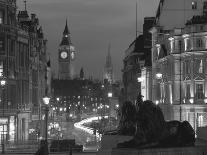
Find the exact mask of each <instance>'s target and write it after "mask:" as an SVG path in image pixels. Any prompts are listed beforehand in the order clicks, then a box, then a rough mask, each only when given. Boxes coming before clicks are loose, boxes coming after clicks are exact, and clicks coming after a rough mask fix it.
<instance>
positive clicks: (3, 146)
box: [0, 79, 6, 154]
mask: <svg viewBox="0 0 207 155" xmlns="http://www.w3.org/2000/svg"><path fill="white" fill-rule="evenodd" d="M0 85H1V87H2V95H1V100H2V103H3V117H4V99H3V97H4V96H3V95H4V94H3V92H4V90H3V89H4V86H5V85H6V80H5V79H1V81H0ZM4 125H5V124H3V134H2V142H1V146H2V154H5V145H4V132H5V131H4Z"/></svg>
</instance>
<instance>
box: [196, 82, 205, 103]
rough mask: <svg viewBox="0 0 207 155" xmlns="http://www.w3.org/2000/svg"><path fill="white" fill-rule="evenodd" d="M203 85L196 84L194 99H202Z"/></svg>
mask: <svg viewBox="0 0 207 155" xmlns="http://www.w3.org/2000/svg"><path fill="white" fill-rule="evenodd" d="M203 97H204V95H203V84H201V83H198V84H196V98H197V99H203Z"/></svg>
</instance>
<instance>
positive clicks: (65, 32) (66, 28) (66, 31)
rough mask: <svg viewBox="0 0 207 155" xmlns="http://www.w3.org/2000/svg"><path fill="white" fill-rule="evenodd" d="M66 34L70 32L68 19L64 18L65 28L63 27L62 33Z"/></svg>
mask: <svg viewBox="0 0 207 155" xmlns="http://www.w3.org/2000/svg"><path fill="white" fill-rule="evenodd" d="M68 34H70V32H69V30H68V20H67V19H66V24H65V29H64V32H63V35H68Z"/></svg>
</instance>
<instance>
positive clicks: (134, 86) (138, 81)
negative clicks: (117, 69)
mask: <svg viewBox="0 0 207 155" xmlns="http://www.w3.org/2000/svg"><path fill="white" fill-rule="evenodd" d="M154 20H155V18H154V17H145V18H144V24H143V35H139V36H138V37H137V38H136V40H134V42H132V43H131V45H130V46H129V48H128V49H127V50H126V51H125V58H124V68H123V70H122V72H123V84H124V94H125V95H124V96H125V100H130V101H132V102H135V101H136V98H137V95H138V94H139V93H141V94H142V95H143V96H144V100H146V99H151V88H150V87H149V86H150V85H151V65H152V64H151V34H150V33H149V29H150V28H152V25H153V23H154Z"/></svg>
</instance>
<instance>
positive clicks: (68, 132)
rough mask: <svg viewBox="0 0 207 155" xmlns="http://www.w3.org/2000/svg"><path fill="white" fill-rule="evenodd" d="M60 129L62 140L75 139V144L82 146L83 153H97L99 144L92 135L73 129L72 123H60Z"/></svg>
mask: <svg viewBox="0 0 207 155" xmlns="http://www.w3.org/2000/svg"><path fill="white" fill-rule="evenodd" d="M62 129H63V130H62V133H63V138H64V139H75V141H76V143H77V144H81V145H83V146H84V150H85V151H97V149H98V147H99V144H100V142H97V141H96V137H95V136H94V135H91V134H89V133H87V132H84V131H83V130H80V129H77V128H75V127H74V125H73V123H72V122H62Z"/></svg>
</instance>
